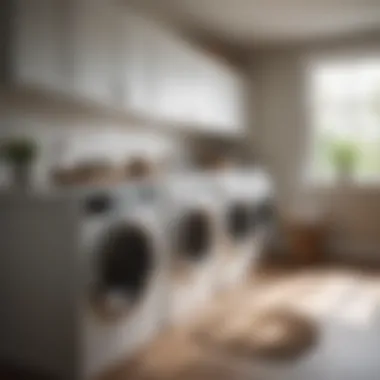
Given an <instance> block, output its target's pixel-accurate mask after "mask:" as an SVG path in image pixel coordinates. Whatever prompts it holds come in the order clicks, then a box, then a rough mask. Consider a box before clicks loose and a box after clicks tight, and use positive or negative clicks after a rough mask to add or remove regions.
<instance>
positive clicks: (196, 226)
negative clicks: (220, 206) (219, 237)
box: [175, 209, 214, 262]
mask: <svg viewBox="0 0 380 380" xmlns="http://www.w3.org/2000/svg"><path fill="white" fill-rule="evenodd" d="M213 242H214V228H213V221H212V218H211V216H210V215H209V214H208V213H207V211H206V210H201V209H199V210H197V209H193V210H186V211H185V212H184V213H183V215H181V217H180V218H179V220H178V225H177V236H176V239H175V243H176V251H177V252H178V253H179V254H180V255H181V257H182V258H183V259H185V260H188V261H192V262H198V261H202V260H204V259H206V258H207V256H208V254H209V253H210V251H211V248H212V245H213Z"/></svg>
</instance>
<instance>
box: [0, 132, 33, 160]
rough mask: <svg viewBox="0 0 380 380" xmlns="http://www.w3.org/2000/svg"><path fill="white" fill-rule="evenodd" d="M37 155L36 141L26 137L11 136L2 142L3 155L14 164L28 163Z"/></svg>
mask: <svg viewBox="0 0 380 380" xmlns="http://www.w3.org/2000/svg"><path fill="white" fill-rule="evenodd" d="M36 155H37V145H36V143H35V142H34V141H33V140H31V139H29V138H26V137H17V138H16V137H15V138H9V139H8V140H5V141H3V142H2V144H1V157H2V158H4V160H6V161H8V162H9V163H10V164H12V165H28V164H30V163H31V162H32V161H33V160H34V158H35V157H36Z"/></svg>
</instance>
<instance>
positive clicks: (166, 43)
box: [153, 30, 189, 125]
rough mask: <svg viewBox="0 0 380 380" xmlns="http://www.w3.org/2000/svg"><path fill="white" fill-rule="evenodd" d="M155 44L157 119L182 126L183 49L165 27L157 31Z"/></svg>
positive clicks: (185, 104)
mask: <svg viewBox="0 0 380 380" xmlns="http://www.w3.org/2000/svg"><path fill="white" fill-rule="evenodd" d="M154 45H155V48H154V54H155V59H154V61H155V63H156V64H155V66H156V69H155V79H154V80H153V82H154V89H155V102H154V109H155V113H156V115H157V116H158V117H159V118H160V119H163V120H167V121H169V122H178V125H181V123H182V122H184V121H187V117H188V115H187V113H188V97H189V94H188V92H187V90H186V86H187V76H188V64H187V61H186V59H187V57H186V49H184V47H183V44H181V41H180V40H179V39H178V38H176V37H175V36H174V35H172V34H170V33H168V32H167V31H166V30H161V31H159V30H158V33H157V34H156V36H155V44H154Z"/></svg>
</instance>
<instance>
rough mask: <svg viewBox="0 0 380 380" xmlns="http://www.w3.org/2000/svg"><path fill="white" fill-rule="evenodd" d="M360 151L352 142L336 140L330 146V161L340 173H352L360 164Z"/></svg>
mask: <svg viewBox="0 0 380 380" xmlns="http://www.w3.org/2000/svg"><path fill="white" fill-rule="evenodd" d="M359 153H360V152H359V149H358V147H357V145H356V144H355V143H354V142H352V141H347V140H336V141H333V142H331V145H330V159H331V162H332V164H333V166H334V168H335V170H336V171H337V172H339V173H351V172H352V171H353V170H354V169H355V166H356V164H357V162H358V158H359Z"/></svg>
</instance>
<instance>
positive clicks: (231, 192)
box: [218, 169, 257, 290]
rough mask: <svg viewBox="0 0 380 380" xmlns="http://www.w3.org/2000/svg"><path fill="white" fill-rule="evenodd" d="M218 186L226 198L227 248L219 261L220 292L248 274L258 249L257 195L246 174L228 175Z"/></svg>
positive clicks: (241, 171)
mask: <svg viewBox="0 0 380 380" xmlns="http://www.w3.org/2000/svg"><path fill="white" fill-rule="evenodd" d="M218 182H219V186H220V188H221V191H222V192H223V194H224V196H223V198H224V201H223V203H224V214H223V220H224V229H223V230H224V244H223V250H222V251H221V254H220V258H219V270H218V273H219V281H218V284H219V285H218V286H219V289H220V290H228V289H229V288H232V287H234V286H236V285H238V284H239V283H241V282H243V281H244V280H245V279H246V277H247V275H248V274H249V269H250V262H251V260H252V257H253V255H254V247H255V236H254V233H253V230H254V225H253V221H252V217H253V216H252V207H253V206H252V205H253V204H255V199H256V196H257V191H255V189H252V188H251V183H249V182H248V181H247V177H246V173H245V172H244V171H243V170H236V169H235V170H230V171H228V172H225V173H223V174H221V175H220V176H219V179H218Z"/></svg>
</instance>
